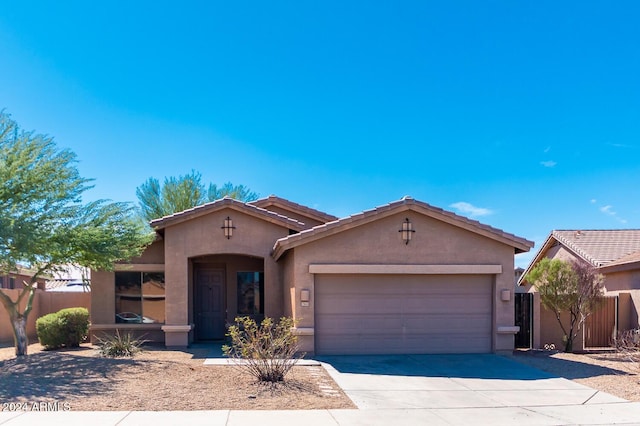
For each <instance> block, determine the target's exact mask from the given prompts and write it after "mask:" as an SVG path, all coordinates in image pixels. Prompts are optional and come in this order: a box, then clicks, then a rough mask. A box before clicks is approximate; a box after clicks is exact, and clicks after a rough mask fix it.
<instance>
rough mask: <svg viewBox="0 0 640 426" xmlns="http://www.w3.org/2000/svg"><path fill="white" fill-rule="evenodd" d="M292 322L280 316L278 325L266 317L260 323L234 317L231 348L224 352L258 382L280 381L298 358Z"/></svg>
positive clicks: (228, 347) (300, 355)
mask: <svg viewBox="0 0 640 426" xmlns="http://www.w3.org/2000/svg"><path fill="white" fill-rule="evenodd" d="M295 324H296V323H295V321H294V320H293V319H291V318H286V317H282V318H280V321H279V322H275V321H274V320H273V319H271V318H265V319H264V320H263V321H262V322H261V323H260V324H257V323H256V321H255V320H254V319H252V318H250V317H237V318H236V325H232V326H230V327H229V332H228V333H227V336H228V337H229V338H231V345H230V346H229V345H225V346H223V347H222V351H223V353H224V354H225V355H226V356H228V357H230V358H235V359H236V360H238V362H237V363H236V365H237V366H238V367H239V368H241V369H245V371H248V372H249V374H251V375H252V376H253V377H255V378H256V379H258V381H260V382H282V381H284V378H285V376H286V375H287V373H288V372H289V371H290V370H291V368H293V366H294V365H295V364H296V362H297V361H298V359H299V358H301V357H302V356H304V354H298V338H297V336H296V335H295V334H293V331H292V329H293V327H295Z"/></svg>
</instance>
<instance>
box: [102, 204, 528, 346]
mask: <svg viewBox="0 0 640 426" xmlns="http://www.w3.org/2000/svg"><path fill="white" fill-rule="evenodd" d="M151 226H152V227H153V228H154V229H155V231H156V233H157V239H156V241H155V242H154V243H153V244H152V245H151V246H149V247H148V248H147V249H146V251H145V252H144V253H143V254H142V256H140V257H139V258H137V259H132V260H131V261H130V262H129V263H127V264H119V265H117V266H116V268H115V272H106V271H92V293H91V295H92V300H93V304H92V306H93V309H92V311H91V316H92V318H91V321H92V326H91V334H92V336H94V337H95V335H96V334H97V335H99V334H100V333H103V332H113V331H114V330H115V329H120V330H131V331H133V332H135V333H140V334H145V338H146V339H150V340H155V341H159V342H164V343H165V344H166V345H167V346H186V345H189V344H190V343H191V342H194V341H200V340H215V339H222V338H224V336H225V332H226V326H227V325H228V324H230V323H233V321H234V318H235V317H236V316H238V315H251V316H254V317H255V318H256V319H261V318H263V317H264V316H269V317H280V316H283V315H284V316H290V317H293V318H294V319H295V320H296V321H297V326H296V329H295V330H294V331H295V332H296V333H297V334H298V336H299V343H300V345H301V350H303V351H305V352H307V353H309V354H314V353H315V354H374V353H461V352H467V353H477V352H495V351H502V350H512V349H513V334H514V333H515V332H516V331H517V327H514V305H513V297H512V295H513V291H514V287H513V270H514V254H515V253H521V252H526V251H528V250H530V248H531V247H532V246H533V243H532V242H531V241H528V240H526V239H524V238H520V237H517V236H515V235H512V234H509V233H506V232H504V231H501V230H499V229H496V228H493V227H490V226H487V225H484V224H481V223H479V222H477V221H474V220H470V219H468V218H465V217H462V216H459V215H456V214H454V213H451V212H448V211H445V210H442V209H439V208H436V207H433V206H431V205H429V204H426V203H423V202H420V201H417V200H414V199H412V198H410V197H405V198H403V199H401V200H398V201H395V202H392V203H389V204H386V205H383V206H380V207H377V208H374V209H372V210H367V211H364V212H361V213H358V214H355V215H352V216H348V217H345V218H341V219H338V218H336V217H334V216H332V215H329V214H326V213H323V212H320V211H318V210H315V209H312V208H309V207H305V206H302V205H300V204H296V203H293V202H291V201H288V200H285V199H282V198H279V197H276V196H269V197H267V198H263V199H260V200H257V201H254V202H249V203H242V202H239V201H237V200H233V199H230V198H224V199H221V200H217V201H214V202H211V203H208V204H204V205H201V206H198V207H195V208H192V209H189V210H186V211H183V212H179V213H175V214H173V215H170V216H166V217H163V218H160V219H157V220H154V221H152V222H151Z"/></svg>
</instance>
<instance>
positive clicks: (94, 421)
mask: <svg viewBox="0 0 640 426" xmlns="http://www.w3.org/2000/svg"><path fill="white" fill-rule="evenodd" d="M41 424H42V425H44V424H46V425H65V426H76V425H77V426H87V425H91V426H115V425H118V426H125V425H126V426H129V425H144V426H150V425H153V426H165V425H180V426H182V425H189V426H191V425H210V426H211V425H212V426H218V425H219V426H236V425H252V424H260V425H263V426H283V425H289V424H296V425H300V424H301V425H304V426H316V425H341V426H346V425H374V426H375V425H380V426H383V425H384V426H387V425H394V426H401V425H421V424H425V425H426V424H428V425H469V424H474V425H496V426H500V425H505V426H507V425H509V426H511V425H514V424H518V425H519V426H521V425H522V426H524V425H577V424H581V425H611V424H627V425H638V424H640V403H638V402H623V403H617V404H592V405H573V406H567V405H563V406H541V407H540V406H538V407H504V408H495V407H492V408H462V409H461V408H455V409H398V410H393V409H389V410H299V411H294V410H291V411H260V410H251V411H230V410H219V411H100V412H87V411H76V412H73V411H67V412H48V413H45V412H19V413H15V412H14V413H12V412H0V425H2V426H5V425H8V426H27V425H29V426H31V425H41Z"/></svg>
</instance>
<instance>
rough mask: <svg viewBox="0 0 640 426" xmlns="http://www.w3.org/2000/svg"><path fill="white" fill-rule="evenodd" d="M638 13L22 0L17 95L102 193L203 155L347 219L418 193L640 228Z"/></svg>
mask: <svg viewBox="0 0 640 426" xmlns="http://www.w3.org/2000/svg"><path fill="white" fill-rule="evenodd" d="M638 22H640V5H639V4H638V3H637V2H633V1H620V2H589V1H581V2H557V1H536V2H533V1H517V2H514V1H512V0H509V1H506V0H505V1H483V2H478V1H451V2H435V1H415V2H413V1H404V2H375V1H369V2H358V1H352V2H337V1H336V2H334V1H322V2H317V1H314V2H311V1H308V2H307V1H301V2H293V1H289V2H278V1H273V2H258V1H256V2H251V1H239V2H215V1H206V2H205V1H202V2H189V1H185V2H181V3H176V2H164V1H153V2H151V1H149V2H145V1H135V2H119V1H111V2H102V3H97V2H85V1H82V2H80V1H76V2H72V1H69V2H53V1H52V2H35V1H22V2H10V3H7V4H4V5H3V7H2V12H1V13H0V108H4V109H5V111H6V112H8V113H10V114H11V115H12V116H13V118H14V119H15V120H16V121H18V123H19V124H20V125H21V126H22V127H23V128H25V129H29V130H35V131H37V132H40V133H47V134H49V135H52V136H54V137H55V140H56V141H57V143H58V145H60V146H61V147H66V148H70V149H72V150H73V151H74V152H76V154H77V156H78V160H79V168H80V170H81V173H82V174H83V175H84V176H86V177H92V178H95V188H94V189H92V190H91V191H90V192H89V193H87V197H88V198H108V199H113V200H117V201H132V202H133V201H135V200H136V199H135V189H136V187H137V186H138V185H140V184H141V183H142V182H144V181H145V180H146V179H147V178H148V177H151V176H154V177H157V178H160V179H162V178H163V177H165V176H173V175H179V174H185V173H188V172H189V171H190V170H192V169H195V170H197V171H200V172H201V173H202V175H203V178H204V180H205V181H207V182H209V181H211V182H215V183H224V182H226V181H232V182H233V183H236V184H240V183H242V184H245V185H247V186H249V187H250V188H251V189H253V190H254V191H257V192H258V193H260V195H262V196H267V195H269V194H272V193H273V194H277V195H279V196H281V197H284V198H288V199H290V200H292V201H295V202H299V203H301V204H305V205H309V206H311V207H315V208H318V209H320V210H324V211H327V212H329V213H332V214H335V215H338V216H345V215H348V214H351V213H356V212H359V211H361V210H364V209H369V208H372V207H375V206H377V205H381V204H384V203H387V202H390V201H394V200H397V199H400V198H401V197H402V196H404V195H411V196H413V197H414V198H417V199H419V200H421V201H425V202H427V203H430V204H432V205H435V206H438V207H442V208H445V209H447V210H451V211H455V212H457V213H460V214H463V215H465V216H469V217H472V218H474V219H477V220H480V221H481V222H483V223H487V224H489V225H492V226H496V227H498V228H501V229H504V230H506V231H508V232H512V233H515V234H517V235H519V236H522V237H525V238H528V239H530V240H533V241H535V242H536V243H537V244H538V245H539V244H540V243H541V242H542V241H543V240H544V238H545V237H546V236H547V235H548V233H549V232H550V231H551V230H552V229H618V228H640V219H639V217H640V201H639V200H640V197H639V195H640V179H639V178H640V161H639V154H640V78H639V77H638V76H640V26H639V25H638ZM534 252H535V249H534ZM530 257H531V255H528V256H527V255H525V256H520V257H518V259H517V263H518V264H519V265H520V266H525V265H526V264H527V261H528V259H529V258H530Z"/></svg>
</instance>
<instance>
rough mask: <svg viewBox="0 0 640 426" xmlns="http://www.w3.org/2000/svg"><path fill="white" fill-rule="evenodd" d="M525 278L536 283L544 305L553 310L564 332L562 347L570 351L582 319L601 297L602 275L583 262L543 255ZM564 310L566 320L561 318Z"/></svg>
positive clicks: (590, 311) (592, 309)
mask: <svg viewBox="0 0 640 426" xmlns="http://www.w3.org/2000/svg"><path fill="white" fill-rule="evenodd" d="M526 280H527V281H528V282H530V283H531V284H533V285H534V286H535V287H536V289H537V290H538V292H539V293H540V301H541V302H542V304H543V305H544V307H545V308H547V309H549V310H550V311H552V312H553V313H554V314H555V316H556V320H557V321H558V324H559V325H560V328H561V329H562V332H563V333H564V338H565V348H564V350H565V352H571V351H572V350H573V341H574V340H575V338H576V336H577V335H578V332H579V331H580V329H581V328H582V325H583V324H584V322H585V320H586V319H587V317H588V316H589V315H591V314H592V313H593V311H594V310H595V309H597V307H598V306H599V304H600V303H601V301H602V295H603V294H604V277H603V276H602V275H601V274H598V273H597V272H596V270H595V268H593V267H591V266H590V265H588V264H587V263H585V262H579V261H572V262H566V261H563V260H559V259H549V258H544V259H542V260H541V261H540V262H538V264H537V265H536V266H535V267H534V268H533V269H531V271H530V272H529V274H527V277H526ZM565 312H566V313H568V315H569V317H568V322H567V320H565V321H563V320H562V314H563V313H565Z"/></svg>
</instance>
